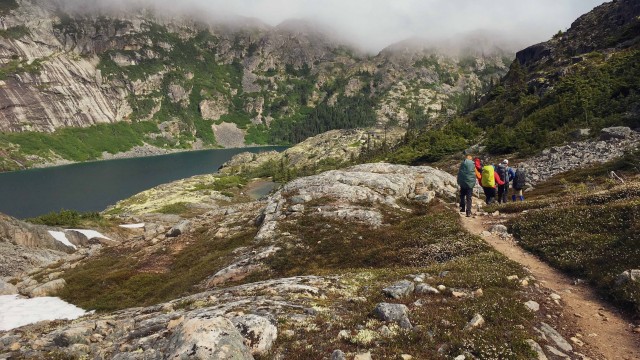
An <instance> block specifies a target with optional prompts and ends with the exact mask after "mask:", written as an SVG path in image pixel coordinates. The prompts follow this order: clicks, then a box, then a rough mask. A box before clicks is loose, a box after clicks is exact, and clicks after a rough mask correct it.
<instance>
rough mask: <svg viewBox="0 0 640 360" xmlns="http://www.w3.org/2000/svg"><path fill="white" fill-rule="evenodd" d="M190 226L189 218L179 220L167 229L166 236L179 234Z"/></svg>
mask: <svg viewBox="0 0 640 360" xmlns="http://www.w3.org/2000/svg"><path fill="white" fill-rule="evenodd" d="M190 227H191V222H190V221H189V220H183V221H181V222H179V223H178V224H177V225H176V226H174V227H172V228H171V229H169V231H167V234H166V236H167V237H177V236H180V235H181V234H184V233H186V232H187V231H188V230H189V228H190Z"/></svg>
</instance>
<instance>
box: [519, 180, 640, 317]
mask: <svg viewBox="0 0 640 360" xmlns="http://www.w3.org/2000/svg"><path fill="white" fill-rule="evenodd" d="M639 219H640V197H638V189H637V188H635V189H632V190H631V189H622V190H619V191H616V192H613V193H611V194H608V195H606V194H603V195H601V196H595V197H591V196H585V197H582V198H580V199H577V201H576V202H575V203H574V204H572V205H568V206H564V207H560V208H548V209H544V210H541V211H534V212H532V213H528V214H525V215H523V216H520V217H518V218H516V219H514V220H512V221H511V222H510V228H511V230H512V232H513V234H514V235H515V236H516V237H517V238H518V239H519V240H520V242H521V245H522V246H523V247H524V248H526V249H528V250H530V251H531V252H533V253H535V254H537V255H538V256H540V257H541V258H542V259H543V260H545V261H547V262H549V263H550V264H551V265H553V266H554V267H556V268H559V269H561V270H563V271H565V272H567V273H568V274H570V275H572V276H576V277H579V278H583V279H586V280H588V281H589V283H591V284H592V285H593V286H594V287H595V288H596V289H597V290H599V291H600V293H601V294H602V295H603V296H604V297H606V298H608V299H609V300H611V301H613V302H615V303H617V304H621V305H623V306H624V307H626V308H629V309H633V310H634V311H635V312H636V314H640V283H637V282H629V283H627V284H625V285H623V286H618V285H616V277H617V276H618V275H619V274H621V273H622V272H623V271H625V270H629V269H637V268H638V264H640V220H639Z"/></svg>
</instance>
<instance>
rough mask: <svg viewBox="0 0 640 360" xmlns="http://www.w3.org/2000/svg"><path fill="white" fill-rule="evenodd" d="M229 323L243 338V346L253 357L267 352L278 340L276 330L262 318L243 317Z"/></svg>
mask: <svg viewBox="0 0 640 360" xmlns="http://www.w3.org/2000/svg"><path fill="white" fill-rule="evenodd" d="M231 322H232V323H233V325H235V327H236V329H238V331H240V334H242V336H243V337H244V338H245V344H246V345H247V346H248V347H249V349H251V354H253V355H261V354H264V353H266V352H268V351H269V350H270V349H271V347H272V346H273V343H274V342H275V341H276V339H277V338H278V328H277V327H276V326H275V325H274V324H273V323H272V322H271V321H269V319H267V318H265V317H263V316H258V315H243V316H238V317H236V318H234V319H233V320H231Z"/></svg>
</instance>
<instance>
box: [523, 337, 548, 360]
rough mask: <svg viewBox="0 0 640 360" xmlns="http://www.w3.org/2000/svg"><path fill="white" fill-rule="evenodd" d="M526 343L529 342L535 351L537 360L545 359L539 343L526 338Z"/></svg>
mask: <svg viewBox="0 0 640 360" xmlns="http://www.w3.org/2000/svg"><path fill="white" fill-rule="evenodd" d="M527 344H529V346H530V347H531V350H533V351H535V352H536V354H537V356H538V358H537V360H547V356H546V355H545V354H544V351H542V347H541V346H540V344H538V343H537V342H535V341H534V340H532V339H528V340H527Z"/></svg>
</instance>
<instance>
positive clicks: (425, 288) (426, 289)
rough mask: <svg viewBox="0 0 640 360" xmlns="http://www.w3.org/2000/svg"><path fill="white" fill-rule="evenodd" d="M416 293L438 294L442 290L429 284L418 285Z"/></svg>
mask: <svg viewBox="0 0 640 360" xmlns="http://www.w3.org/2000/svg"><path fill="white" fill-rule="evenodd" d="M416 294H420V295H437V294H440V291H439V290H438V289H436V288H434V287H433V286H431V285H429V284H418V285H416Z"/></svg>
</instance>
